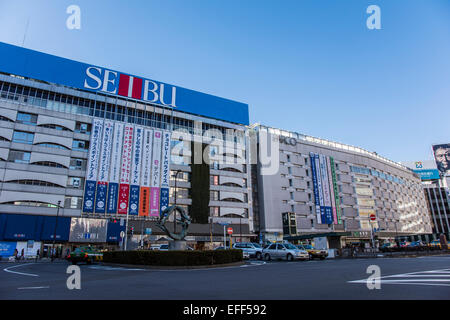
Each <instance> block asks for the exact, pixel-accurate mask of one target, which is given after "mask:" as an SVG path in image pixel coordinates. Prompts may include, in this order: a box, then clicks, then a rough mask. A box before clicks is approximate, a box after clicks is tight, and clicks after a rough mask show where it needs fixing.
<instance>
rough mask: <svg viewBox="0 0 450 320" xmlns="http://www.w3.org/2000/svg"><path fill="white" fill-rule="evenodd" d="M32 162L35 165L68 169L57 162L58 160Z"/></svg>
mask: <svg viewBox="0 0 450 320" xmlns="http://www.w3.org/2000/svg"><path fill="white" fill-rule="evenodd" d="M32 164H33V165H35V166H44V167H53V168H64V169H67V168H66V167H65V166H63V165H62V164H59V163H56V162H51V161H38V162H33V163H32Z"/></svg>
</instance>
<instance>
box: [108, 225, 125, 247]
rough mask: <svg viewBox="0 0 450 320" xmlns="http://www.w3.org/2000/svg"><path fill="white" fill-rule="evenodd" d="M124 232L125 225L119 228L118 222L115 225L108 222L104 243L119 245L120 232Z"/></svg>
mask: <svg viewBox="0 0 450 320" xmlns="http://www.w3.org/2000/svg"><path fill="white" fill-rule="evenodd" d="M122 231H124V232H125V225H123V226H120V222H119V220H117V222H116V223H113V222H108V232H107V234H106V242H114V243H119V242H120V241H121V238H120V232H122Z"/></svg>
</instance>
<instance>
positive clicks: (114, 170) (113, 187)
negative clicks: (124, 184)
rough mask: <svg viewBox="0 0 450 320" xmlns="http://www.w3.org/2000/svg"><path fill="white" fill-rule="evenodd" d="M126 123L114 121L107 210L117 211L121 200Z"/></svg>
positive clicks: (113, 212) (108, 211) (111, 212)
mask: <svg viewBox="0 0 450 320" xmlns="http://www.w3.org/2000/svg"><path fill="white" fill-rule="evenodd" d="M124 127H125V124H123V123H119V122H116V123H114V139H113V143H112V150H111V163H110V172H109V185H108V200H107V209H106V212H107V213H110V214H115V213H117V205H118V200H119V178H120V169H121V168H120V160H121V158H122V143H123V131H124Z"/></svg>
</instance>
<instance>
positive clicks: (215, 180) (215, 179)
mask: <svg viewBox="0 0 450 320" xmlns="http://www.w3.org/2000/svg"><path fill="white" fill-rule="evenodd" d="M210 184H211V185H213V186H218V185H219V176H210Z"/></svg>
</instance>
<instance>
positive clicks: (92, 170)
mask: <svg viewBox="0 0 450 320" xmlns="http://www.w3.org/2000/svg"><path fill="white" fill-rule="evenodd" d="M102 129H103V120H101V119H94V121H93V125H92V133H91V142H90V148H89V158H88V162H87V173H86V183H85V187H84V197H83V212H87V213H93V212H94V201H95V188H96V185H97V171H98V160H99V158H100V147H101V145H100V139H101V134H102Z"/></svg>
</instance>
